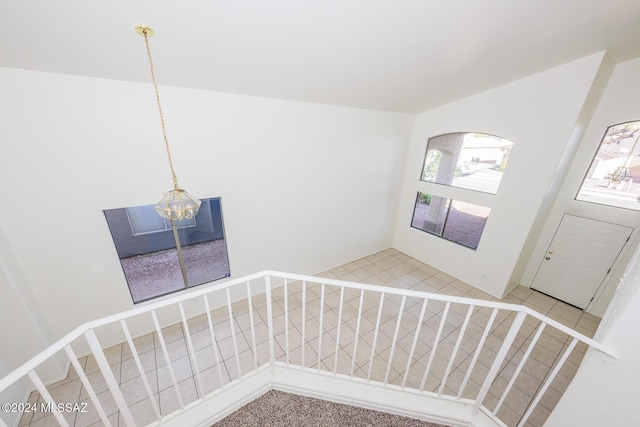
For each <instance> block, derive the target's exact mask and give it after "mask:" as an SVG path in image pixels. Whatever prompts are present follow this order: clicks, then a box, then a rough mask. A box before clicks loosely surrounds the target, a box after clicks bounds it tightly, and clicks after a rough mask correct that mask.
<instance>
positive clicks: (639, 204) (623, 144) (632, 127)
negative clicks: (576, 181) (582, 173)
mask: <svg viewBox="0 0 640 427" xmlns="http://www.w3.org/2000/svg"><path fill="white" fill-rule="evenodd" d="M639 138H640V121H635V122H628V123H622V124H619V125H615V126H611V127H609V128H608V129H607V132H606V134H605V136H604V138H603V139H602V142H601V143H600V148H599V149H598V152H597V153H596V155H595V157H594V158H593V161H592V162H591V167H589V171H588V172H587V176H586V177H585V179H584V181H583V182H582V186H581V187H580V191H579V192H578V195H577V196H576V200H581V201H584V202H592V203H598V204H601V205H608V206H614V207H619V208H627V209H634V210H640V184H638V181H639V179H640V144H638V139H639Z"/></svg>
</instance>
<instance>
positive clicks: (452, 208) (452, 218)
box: [411, 192, 491, 249]
mask: <svg viewBox="0 0 640 427" xmlns="http://www.w3.org/2000/svg"><path fill="white" fill-rule="evenodd" d="M490 211H491V209H489V208H487V207H484V206H479V205H475V204H473V203H465V202H461V201H458V200H451V199H447V198H444V197H439V196H434V195H432V194H426V193H420V192H418V195H417V197H416V204H415V208H414V210H413V219H412V220H411V226H412V227H413V228H417V229H419V230H422V231H426V232H427V233H431V234H435V235H436V236H440V237H442V238H444V239H447V240H450V241H452V242H455V243H459V244H461V245H464V246H466V247H469V248H471V249H477V248H478V244H479V243H480V237H482V231H483V230H484V226H485V224H486V223H487V218H488V217H489V212H490Z"/></svg>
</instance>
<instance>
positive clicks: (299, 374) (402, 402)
mask: <svg viewBox="0 0 640 427" xmlns="http://www.w3.org/2000/svg"><path fill="white" fill-rule="evenodd" d="M272 389H275V390H280V391H283V392H287V393H294V394H298V395H302V396H307V397H314V398H318V399H323V400H328V401H331V402H335V403H343V404H347V405H352V406H358V407H362V408H367V409H372V410H376V411H382V412H387V413H391V414H395V415H400V416H405V417H410V418H415V419H420V420H424V421H430V422H434V423H439V424H446V425H449V426H452V427H500V426H502V424H501V423H497V422H495V421H494V420H493V419H491V418H490V417H489V416H488V415H486V414H485V413H484V412H483V411H478V413H477V414H474V411H473V402H472V401H470V400H467V399H460V400H457V399H453V398H446V397H442V396H441V397H438V396H437V395H435V394H433V393H419V392H417V391H414V390H408V389H402V388H400V387H398V386H392V385H386V386H385V385H383V384H380V383H376V382H367V381H366V380H361V379H354V378H349V377H347V376H345V375H340V374H337V375H331V374H329V375H327V374H326V373H318V372H317V371H316V370H311V369H301V368H297V367H292V366H286V364H283V363H282V364H281V363H276V364H275V365H274V366H269V365H265V366H262V367H261V368H259V369H258V370H257V371H255V372H253V373H251V374H249V375H247V376H245V377H243V378H241V379H239V380H236V381H234V382H232V383H230V384H227V385H226V386H225V388H224V389H222V390H217V391H215V392H213V393H211V394H209V395H207V396H206V397H205V398H204V399H203V400H201V401H197V402H194V403H192V404H190V405H187V406H185V410H184V411H180V412H178V413H176V414H175V415H169V416H168V417H167V418H165V419H163V420H161V421H158V422H155V423H153V424H150V425H149V426H153V427H156V426H158V427H159V426H162V427H174V426H175V427H182V426H185V425H189V426H196V427H208V426H211V425H212V424H214V423H216V422H217V421H220V420H221V419H223V418H224V417H226V416H227V415H229V414H231V413H233V412H234V411H236V410H237V409H239V408H241V407H242V406H244V405H246V404H247V403H249V402H251V401H253V400H254V399H256V398H258V397H260V396H262V395H263V394H264V393H266V392H268V391H269V390H272Z"/></svg>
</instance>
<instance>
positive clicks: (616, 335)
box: [545, 254, 640, 427]
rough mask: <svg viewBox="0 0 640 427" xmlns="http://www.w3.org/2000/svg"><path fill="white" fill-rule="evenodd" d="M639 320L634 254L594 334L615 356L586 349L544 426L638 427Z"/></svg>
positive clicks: (639, 265)
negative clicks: (596, 332) (576, 370)
mask: <svg viewBox="0 0 640 427" xmlns="http://www.w3.org/2000/svg"><path fill="white" fill-rule="evenodd" d="M639 321H640V262H638V254H636V256H635V257H634V260H633V262H632V264H631V265H630V266H629V267H628V270H627V272H626V274H625V278H623V280H622V283H621V284H620V287H619V289H618V293H617V294H616V296H615V297H614V300H613V301H612V302H611V305H610V306H609V309H608V311H607V313H606V314H605V317H604V318H603V319H602V325H601V327H600V330H599V331H598V335H596V339H597V340H599V341H600V342H602V344H604V345H606V346H608V347H609V348H611V349H612V350H613V351H614V352H616V353H617V355H618V356H619V358H618V359H613V358H611V357H609V356H605V355H603V354H602V353H599V352H597V351H589V352H587V354H586V355H585V357H584V359H583V361H582V365H580V369H579V370H578V372H577V373H576V376H575V377H574V379H573V381H572V382H571V384H570V385H569V387H568V388H567V391H566V392H565V393H564V395H563V396H562V398H561V399H560V402H558V405H557V406H556V408H555V410H554V411H553V412H552V413H551V415H550V416H549V419H548V420H547V422H546V424H545V426H546V427H564V426H568V425H571V426H585V427H591V426H594V427H595V426H637V425H640V412H639V411H638V396H640V367H639V366H638V361H639V360H640V340H638V339H637V337H638V322H639Z"/></svg>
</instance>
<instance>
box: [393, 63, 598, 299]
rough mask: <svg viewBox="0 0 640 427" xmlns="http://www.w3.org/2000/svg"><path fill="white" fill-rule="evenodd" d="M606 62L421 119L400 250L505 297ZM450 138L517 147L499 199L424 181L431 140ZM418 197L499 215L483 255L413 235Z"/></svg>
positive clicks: (491, 222)
mask: <svg viewBox="0 0 640 427" xmlns="http://www.w3.org/2000/svg"><path fill="white" fill-rule="evenodd" d="M603 58H604V54H603V53H600V54H596V55H592V56H589V57H586V58H582V59H580V60H577V61H574V62H571V63H568V64H565V65H562V66H560V67H556V68H553V69H550V70H547V71H544V72H541V73H538V74H535V75H532V76H529V77H526V78H524V79H521V80H518V81H515V82H512V83H509V84H506V85H504V86H500V87H498V88H495V89H492V90H489V91H486V92H483V93H480V94H477V95H474V96H471V97H468V98H465V99H462V100H460V101H457V102H454V103H451V104H448V105H445V106H442V107H439V108H435V109H433V110H430V111H427V112H425V113H423V114H420V115H418V117H417V118H416V124H415V127H414V132H413V137H412V141H411V148H410V151H409V158H408V162H407V167H406V172H405V178H404V184H403V187H402V194H401V201H400V206H399V214H398V220H397V223H396V231H395V236H394V247H395V248H397V249H398V250H400V251H403V252H405V253H407V254H409V255H411V256H413V257H415V258H417V259H420V260H421V261H424V262H426V263H428V264H430V265H432V266H434V267H436V268H438V269H440V270H443V271H444V272H446V273H448V274H450V275H452V276H454V277H456V278H458V279H461V280H463V281H465V282H467V283H469V284H471V285H473V286H476V287H478V288H480V289H482V290H484V291H485V292H488V293H490V294H492V295H494V296H498V297H501V296H503V295H504V293H505V292H506V291H507V290H508V286H509V279H510V277H511V274H512V272H513V270H514V268H515V266H516V263H517V261H518V257H519V255H520V253H521V251H522V250H523V247H524V244H525V242H526V239H527V236H528V233H529V230H530V229H531V227H532V225H533V223H534V221H535V218H536V215H537V212H538V210H539V209H540V206H541V205H542V204H543V202H544V200H545V197H547V194H546V192H547V189H548V188H549V186H550V185H551V184H552V181H553V177H554V175H555V173H556V168H557V166H558V162H559V161H560V159H561V158H562V155H563V153H564V150H565V148H566V145H567V143H568V141H569V140H570V137H571V134H572V132H573V129H574V127H575V124H576V122H577V120H578V118H579V116H580V113H581V110H582V108H583V105H584V103H585V101H586V100H587V97H588V95H589V91H590V89H591V87H592V85H593V82H594V79H595V78H596V75H597V73H598V70H599V68H600V66H601V64H602V62H603ZM469 72H473V70H469ZM450 132H482V133H487V134H492V135H496V136H499V137H502V138H505V139H508V140H510V141H512V142H513V143H514V146H513V150H512V153H511V156H510V158H509V163H508V165H507V167H506V170H505V172H504V175H503V178H502V183H501V184H500V188H499V189H498V193H497V194H496V195H492V194H485V193H479V192H473V191H469V190H463V189H459V188H454V187H447V186H442V185H438V184H433V183H426V182H420V181H419V176H420V171H421V168H422V163H423V161H424V155H425V151H426V145H427V140H428V139H429V138H430V137H433V136H436V135H441V134H445V133H450ZM418 191H421V192H426V193H432V194H435V195H438V196H443V197H448V198H452V199H455V200H461V201H465V202H471V203H476V204H479V205H482V206H487V207H489V208H491V213H490V215H489V219H488V221H487V224H486V227H485V229H484V233H483V236H482V239H481V240H480V244H479V246H478V249H477V250H475V251H474V250H471V249H469V248H466V247H464V246H461V245H458V244H455V243H452V242H449V241H447V240H444V239H441V238H439V237H435V236H432V235H429V234H427V233H424V232H422V231H420V230H417V229H413V228H411V227H410V226H409V224H410V222H411V216H412V212H413V206H414V203H415V197H416V193H417V192H418Z"/></svg>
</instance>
